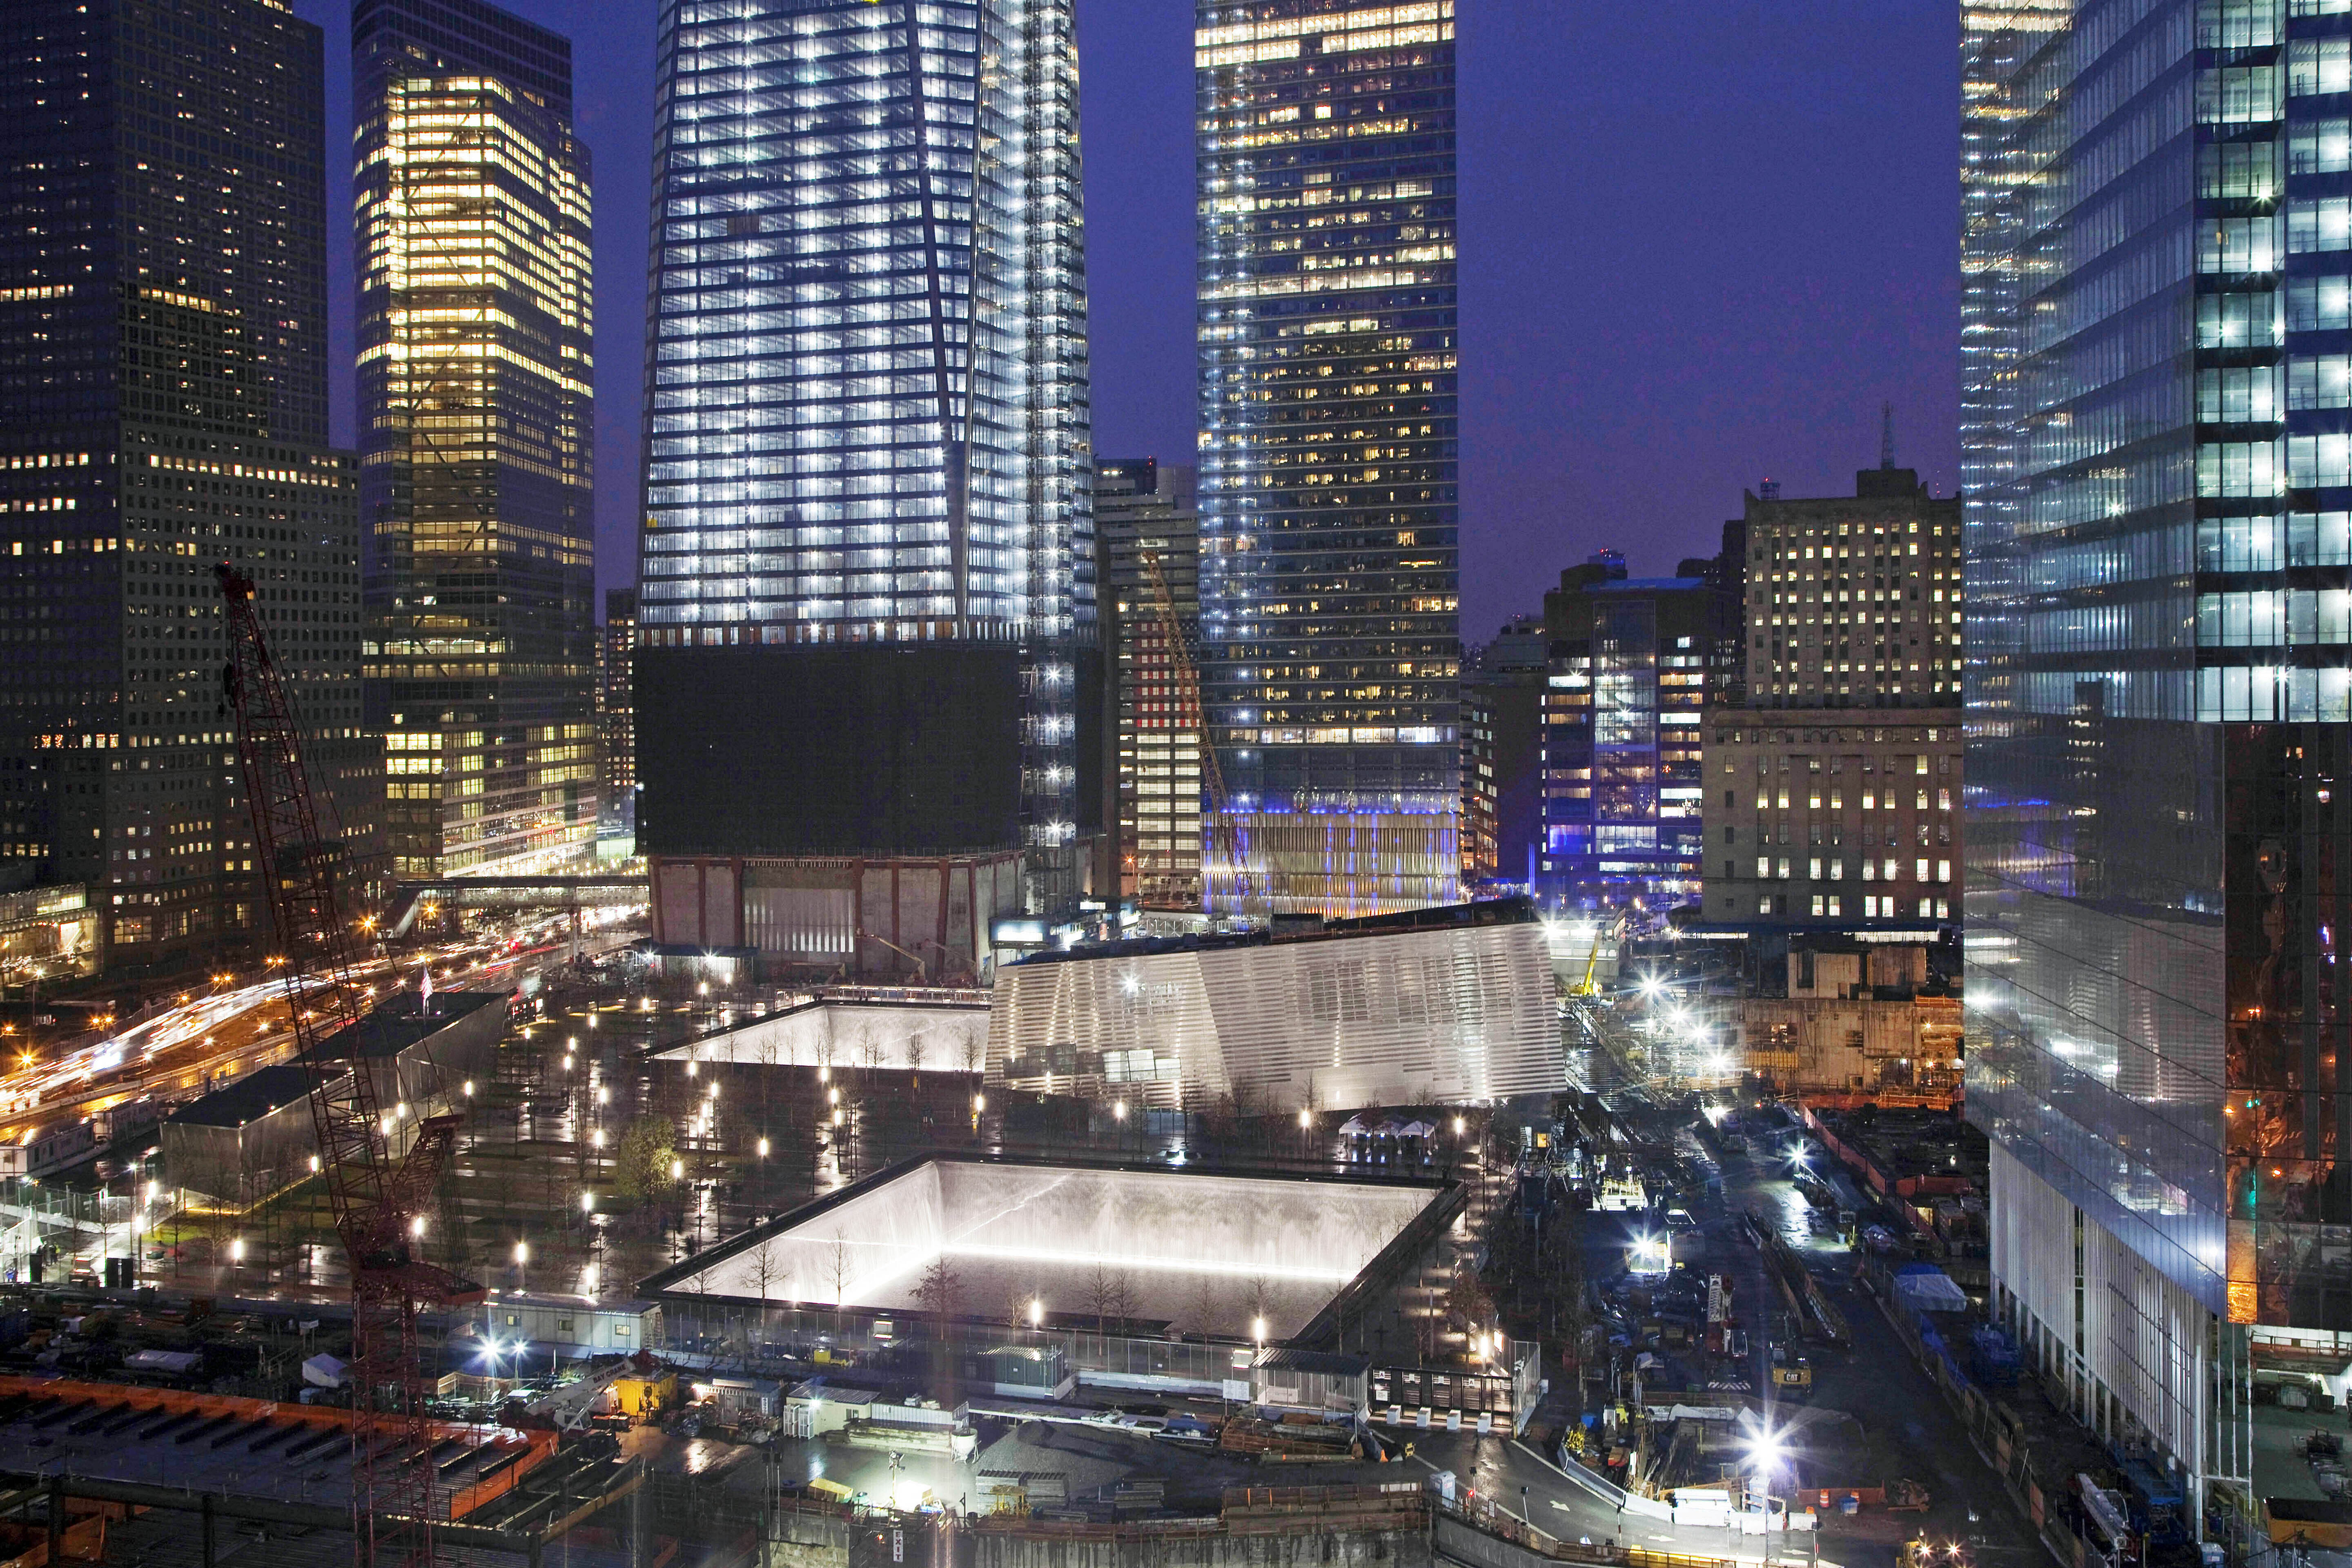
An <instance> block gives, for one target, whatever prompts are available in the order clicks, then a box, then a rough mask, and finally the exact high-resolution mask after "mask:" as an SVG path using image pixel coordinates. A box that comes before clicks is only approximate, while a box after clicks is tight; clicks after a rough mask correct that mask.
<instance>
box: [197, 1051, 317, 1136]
mask: <svg viewBox="0 0 2352 1568" xmlns="http://www.w3.org/2000/svg"><path fill="white" fill-rule="evenodd" d="M309 1097H310V1068H304V1067H297V1066H295V1065H294V1064H293V1063H290V1062H289V1063H287V1064H285V1065H283V1066H280V1067H274V1068H262V1069H261V1070H260V1071H259V1072H253V1073H247V1075H246V1076H245V1077H243V1078H241V1079H237V1080H236V1082H235V1083H233V1084H230V1085H229V1086H228V1087H227V1088H226V1089H215V1090H213V1092H212V1093H210V1094H207V1095H205V1096H204V1097H203V1098H202V1099H200V1100H192V1101H190V1102H189V1103H188V1104H186V1105H184V1106H182V1107H180V1109H179V1110H174V1111H173V1112H172V1114H171V1115H170V1116H168V1117H165V1118H164V1120H165V1121H173V1122H177V1123H178V1124H180V1125H181V1126H184V1127H243V1126H245V1125H246V1124H247V1122H251V1121H260V1120H261V1119H262V1118H263V1117H265V1116H268V1115H269V1114H270V1113H271V1112H273V1111H277V1110H284V1109H285V1108H286V1107H287V1106H289V1105H291V1104H293V1103H295V1102H296V1101H297V1100H305V1099H308V1098H309Z"/></svg>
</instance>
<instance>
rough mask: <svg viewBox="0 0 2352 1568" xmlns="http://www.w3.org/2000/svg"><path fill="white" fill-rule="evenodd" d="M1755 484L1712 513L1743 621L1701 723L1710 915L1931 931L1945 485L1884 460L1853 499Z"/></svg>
mask: <svg viewBox="0 0 2352 1568" xmlns="http://www.w3.org/2000/svg"><path fill="white" fill-rule="evenodd" d="M1770 489H1771V493H1770V494H1769V495H1755V494H1750V495H1749V496H1748V498H1747V505H1746V507H1745V509H1744V511H1743V513H1742V515H1741V516H1740V517H1738V518H1736V519H1734V520H1732V521H1730V522H1727V523H1726V524H1725V525H1724V540H1725V555H1724V557H1719V559H1724V558H1728V559H1732V560H1734V561H1738V560H1739V559H1740V558H1741V557H1743V556H1744V558H1745V565H1744V582H1743V583H1742V584H1740V585H1739V587H1738V588H1737V589H1735V592H1736V593H1739V594H1740V595H1741V602H1742V605H1743V621H1744V627H1745V631H1744V636H1743V637H1741V639H1740V640H1738V641H1735V642H1734V643H1732V644H1731V645H1729V647H1728V648H1727V652H1728V654H1729V657H1730V659H1731V660H1732V661H1733V663H1734V667H1735V669H1736V675H1737V679H1738V683H1739V687H1740V692H1739V694H1738V695H1737V696H1733V695H1732V694H1731V693H1730V692H1729V691H1728V690H1727V693H1726V695H1727V700H1726V702H1725V703H1724V704H1723V705H1721V706H1718V707H1715V708H1712V709H1710V710H1709V711H1708V714H1707V719H1706V794H1705V795H1704V797H1703V799H1704V803H1705V816H1706V844H1707V865H1706V872H1707V875H1706V918H1707V919H1708V920H1710V921H1717V922H1732V923H1737V924H1741V925H1747V926H1750V927H1774V928H1780V927H1804V928H1816V929H1834V930H1838V931H1871V932H1873V933H1874V935H1876V936H1878V937H1880V938H1882V939H1883V938H1885V937H1886V936H1888V935H1890V934H1893V933H1895V932H1896V931H1909V932H1911V933H1912V934H1914V935H1916V936H1917V937H1918V938H1920V939H1921V940H1933V939H1934V938H1935V937H1936V936H1937V932H1938V931H1939V930H1940V929H1941V927H1942V926H1943V925H1944V924H1946V923H1948V922H1949V921H1951V920H1952V919H1953V917H1954V915H1955V914H1956V913H1957V911H1958V907H1959V900H1960V898H1961V896H1962V893H1961V889H1962V885H1963V881H1962V878H1963V871H1964V848H1963V845H1962V837H1963V835H1962V833H1961V826H1962V824H1961V812H1960V800H1961V773H1962V762H1961V732H1960V721H1961V715H1960V702H1959V677H1960V654H1961V642H1960V638H1961V633H1962V629H1963V628H1962V626H1961V624H1960V616H1961V596H1960V595H1961V581H1960V537H1959V535H1960V502H1959V500H1958V497H1948V498H1946V499H1943V500H1937V499H1936V498H1934V497H1932V496H1930V495H1929V494H1928V493H1927V487H1926V486H1925V485H1923V484H1921V483H1920V482H1919V476H1918V475H1917V474H1916V472H1914V471H1913V470H1911V469H1909V468H1895V467H1894V466H1893V459H1892V458H1891V457H1890V458H1887V459H1886V460H1885V462H1884V463H1883V464H1882V466H1880V467H1879V468H1865V469H1863V470H1862V471H1861V472H1859V473H1857V474H1856V475H1855V476H1854V493H1853V495H1851V496H1823V497H1805V498H1800V497H1788V498H1783V497H1782V496H1781V495H1780V488H1779V487H1778V486H1771V487H1770ZM1727 684H1728V683H1727ZM1743 700H1744V706H1743V705H1742V702H1743ZM1864 710H1866V711H1864Z"/></svg>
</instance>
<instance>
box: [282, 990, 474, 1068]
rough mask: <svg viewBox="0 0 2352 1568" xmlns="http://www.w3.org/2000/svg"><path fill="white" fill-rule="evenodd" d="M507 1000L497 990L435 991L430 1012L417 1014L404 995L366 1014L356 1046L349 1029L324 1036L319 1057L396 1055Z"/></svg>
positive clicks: (347, 1058) (348, 1057)
mask: <svg viewBox="0 0 2352 1568" xmlns="http://www.w3.org/2000/svg"><path fill="white" fill-rule="evenodd" d="M505 1002H506V997H505V996H504V995H503V994H500V993H499V992H496V991H436V992H435V993H434V994H433V1000H432V1003H431V1008H432V1010H431V1011H430V1012H419V1011H418V1010H417V1008H416V1003H415V999H414V998H413V997H410V996H407V995H405V994H404V995H402V996H401V997H399V998H398V999H397V1000H395V1001H391V1002H386V1003H385V1004H384V1005H382V1006H380V1007H378V1008H376V1009H375V1010H374V1011H373V1012H372V1013H369V1014H368V1015H367V1016H365V1017H362V1019H361V1020H360V1021H359V1026H358V1031H359V1047H358V1048H357V1049H356V1050H355V1049H353V1048H352V1042H351V1040H350V1039H349V1038H348V1037H349V1036H350V1035H351V1033H352V1031H351V1030H350V1029H338V1030H337V1031H336V1032H335V1033H333V1034H332V1035H330V1036H328V1037H327V1038H326V1039H325V1041H323V1042H322V1043H321V1044H320V1047H319V1051H320V1055H321V1056H323V1057H324V1058H326V1059H327V1060H329V1061H348V1060H350V1059H351V1058H353V1057H391V1056H398V1055H399V1054H400V1053H401V1052H402V1051H404V1050H406V1049H407V1048H408V1047H411V1046H414V1045H416V1044H417V1043H419V1042H420V1041H423V1040H427V1039H430V1038H432V1037H434V1036H435V1035H437V1034H439V1033H440V1032H441V1031H442V1030H444V1029H446V1028H447V1027H449V1026H451V1025H452V1024H455V1023H457V1021H459V1020H460V1019H463V1018H468V1017H471V1016H473V1015H474V1014H476V1013H478V1012H479V1011H480V1010H481V1009H483V1008H484V1007H488V1006H490V1005H493V1004H498V1005H504V1004H505Z"/></svg>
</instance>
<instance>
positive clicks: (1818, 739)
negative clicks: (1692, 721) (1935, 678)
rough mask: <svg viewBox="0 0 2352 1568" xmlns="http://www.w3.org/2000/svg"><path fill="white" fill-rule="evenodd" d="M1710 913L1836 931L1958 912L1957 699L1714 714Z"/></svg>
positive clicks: (1923, 924) (1930, 921)
mask: <svg viewBox="0 0 2352 1568" xmlns="http://www.w3.org/2000/svg"><path fill="white" fill-rule="evenodd" d="M1703 766H1704V776H1705V779H1706V903H1705V906H1704V908H1705V918H1706V921H1709V922H1711V923H1741V924H1752V923H1758V922H1763V923H1769V924H1771V925H1776V926H1787V927H1805V926H1813V927H1819V928H1822V929H1824V930H1835V931H1881V932H1885V931H1907V930H1914V929H1916V930H1920V931H1922V934H1932V931H1933V930H1934V928H1936V927H1937V926H1938V925H1941V924H1948V923H1949V922H1950V921H1954V920H1956V919H1958V914H1959V899H1960V888H1959V878H1960V866H1961V860H1960V854H1961V848H1960V837H1961V816H1960V710H1958V708H1957V707H1954V708H1913V709H1896V710H1881V711H1876V712H1869V713H1849V712H1828V711H1811V712H1768V711H1763V710H1757V709H1753V708H1746V709H1742V708H1725V709H1717V710H1713V711H1711V712H1709V713H1708V715H1707V722H1706V746H1705V756H1704V760H1703Z"/></svg>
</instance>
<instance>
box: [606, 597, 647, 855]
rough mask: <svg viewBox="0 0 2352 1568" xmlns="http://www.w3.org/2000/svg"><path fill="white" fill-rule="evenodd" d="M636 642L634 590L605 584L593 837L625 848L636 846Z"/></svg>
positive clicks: (630, 848)
mask: <svg viewBox="0 0 2352 1568" xmlns="http://www.w3.org/2000/svg"><path fill="white" fill-rule="evenodd" d="M636 647H637V591H636V590H635V588H609V589H607V590H605V593H604V635H603V636H601V637H598V638H597V639H596V750H597V754H598V755H599V756H600V757H601V758H602V759H603V761H604V781H603V783H601V784H599V785H598V786H597V790H596V801H597V807H596V809H597V817H596V837H597V840H598V842H599V844H602V843H603V842H604V841H605V840H607V839H612V840H618V841H623V843H625V845H626V848H625V850H623V852H625V853H634V852H635V844H634V840H635V837H636V833H637V710H636V703H635V698H634V697H633V696H632V695H631V693H630V690H629V660H630V657H631V656H632V655H633V654H634V653H635V650H636ZM615 847H616V849H619V848H621V846H620V845H616V846H615Z"/></svg>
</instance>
